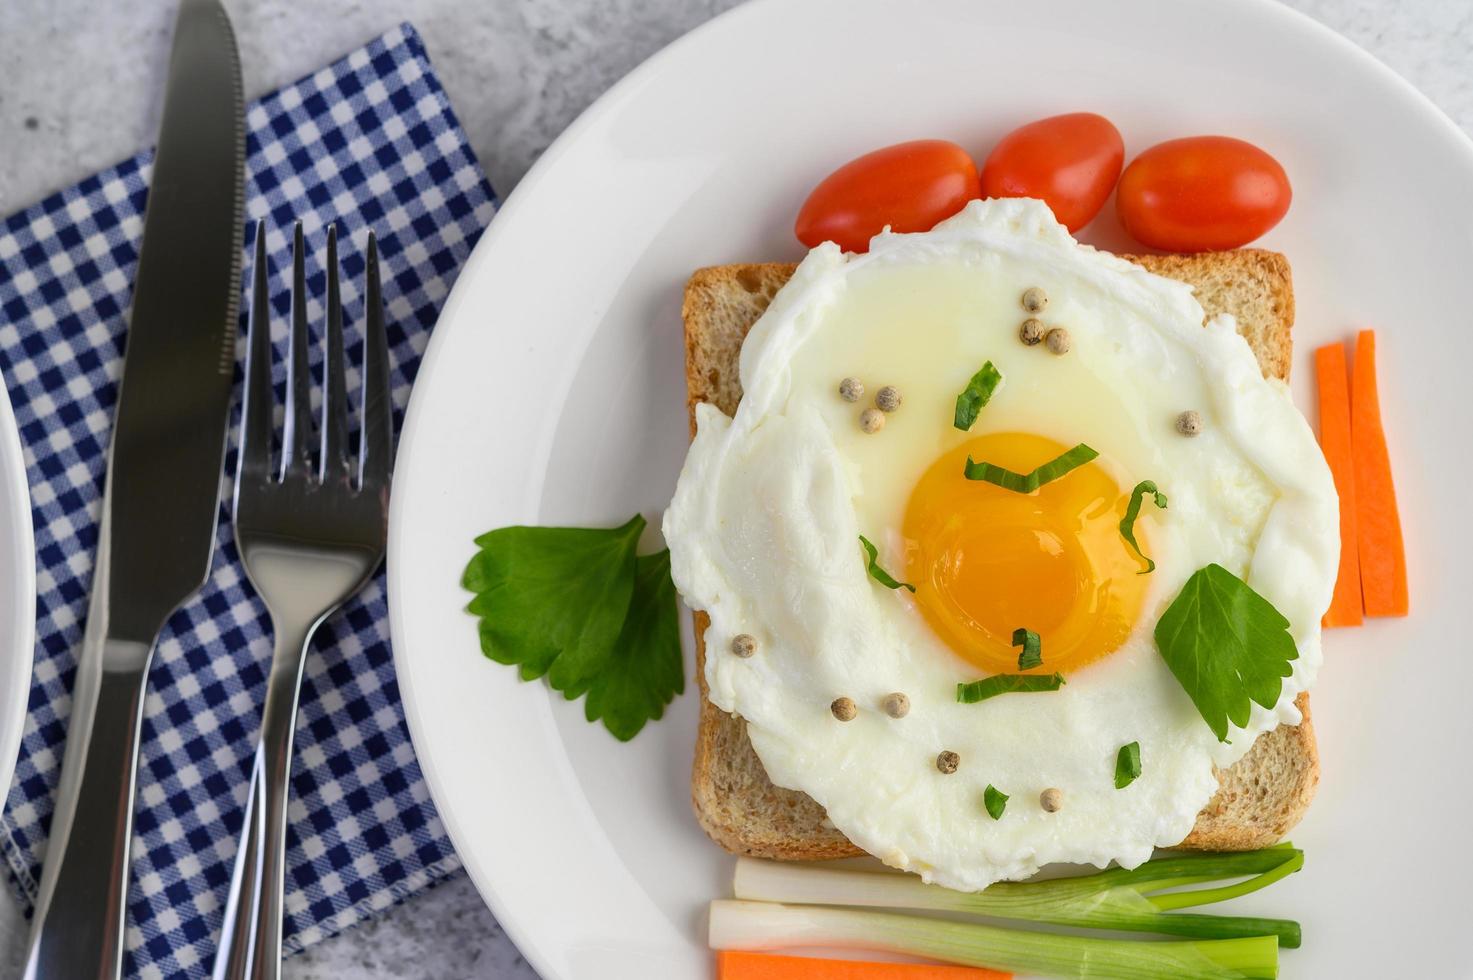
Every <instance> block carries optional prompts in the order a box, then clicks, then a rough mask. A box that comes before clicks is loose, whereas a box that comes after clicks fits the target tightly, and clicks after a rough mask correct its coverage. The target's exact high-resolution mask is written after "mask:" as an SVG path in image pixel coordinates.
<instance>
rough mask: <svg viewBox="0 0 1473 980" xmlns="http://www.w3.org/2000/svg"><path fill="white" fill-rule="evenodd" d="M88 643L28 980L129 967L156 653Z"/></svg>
mask: <svg viewBox="0 0 1473 980" xmlns="http://www.w3.org/2000/svg"><path fill="white" fill-rule="evenodd" d="M89 646H92V644H91V643H89V642H88V641H87V640H84V641H83V649H82V654H81V656H80V657H79V658H78V663H77V679H76V682H75V683H74V684H73V686H72V714H71V721H70V722H69V723H68V727H67V747H66V755H65V756H64V757H63V759H62V766H61V784H60V786H58V788H57V795H56V808H55V811H54V812H53V815H52V818H51V839H50V842H49V843H48V844H47V846H46V857H45V862H44V864H43V865H42V868H41V890H40V894H39V895H38V896H37V899H36V914H35V918H34V919H33V920H32V922H31V936H30V945H29V949H28V952H27V958H26V969H25V974H24V977H25V980H115V978H116V977H118V976H119V975H120V973H121V972H122V966H123V923H124V918H125V915H126V912H127V899H128V882H129V877H128V851H129V848H130V845H131V844H132V841H133V789H134V786H135V783H136V778H137V771H138V732H139V726H140V724H141V723H142V719H143V692H144V688H145V686H146V684H147V681H148V662H149V659H150V658H151V656H152V654H153V647H152V645H151V644H143V643H136V642H132V641H128V640H113V639H108V640H104V641H102V642H101V643H100V646H101V649H100V650H97V649H88V647H89Z"/></svg>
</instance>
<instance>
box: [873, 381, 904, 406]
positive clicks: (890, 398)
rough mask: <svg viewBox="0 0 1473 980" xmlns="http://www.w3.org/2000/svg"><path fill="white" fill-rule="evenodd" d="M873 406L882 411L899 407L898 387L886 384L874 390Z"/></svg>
mask: <svg viewBox="0 0 1473 980" xmlns="http://www.w3.org/2000/svg"><path fill="white" fill-rule="evenodd" d="M875 407H876V408H878V409H879V410H880V411H882V412H893V411H895V410H896V409H897V408H899V407H900V389H899V388H897V387H895V386H894V385H886V386H885V387H883V388H881V389H880V390H879V391H877V392H875Z"/></svg>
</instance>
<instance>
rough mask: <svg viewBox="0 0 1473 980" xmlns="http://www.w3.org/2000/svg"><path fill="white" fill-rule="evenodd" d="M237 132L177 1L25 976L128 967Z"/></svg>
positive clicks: (202, 526)
mask: <svg viewBox="0 0 1473 980" xmlns="http://www.w3.org/2000/svg"><path fill="white" fill-rule="evenodd" d="M244 129H245V127H244V109H243V107H242V99H241V83H240V64H239V60H238V58H237V56H236V49H235V36H234V33H233V32H232V31H231V28H230V21H229V19H228V18H227V17H226V15H225V10H224V8H223V7H221V6H220V3H219V0H182V2H181V3H180V5H179V15H178V19H177V21H176V23H175V27H174V48H173V54H172V55H171V57H170V61H169V77H168V86H167V89H166V91H165V96H164V116H163V122H162V124H161V126H160V131H159V141H158V149H157V153H156V155H155V157H154V165H153V179H152V182H151V184H150V188H149V195H148V207H147V211H146V212H145V215H144V221H143V247H142V252H141V254H140V256H139V261H138V273H137V277H136V280H135V283H134V290H133V308H132V313H131V315H130V318H129V324H128V336H127V353H126V356H125V357H124V360H123V377H122V381H121V383H120V387H119V390H118V399H117V409H116V414H115V417H114V423H113V435H112V446H111V449H110V450H109V453H108V464H107V466H108V472H107V485H106V489H105V490H104V492H103V498H102V520H101V524H100V526H99V528H98V546H97V561H96V564H95V565H94V569H95V570H94V572H93V578H92V595H91V601H90V604H89V606H88V614H87V626H86V630H85V633H84V635H83V638H82V647H81V650H80V652H79V654H78V659H77V675H76V681H75V683H74V685H73V692H72V713H71V721H70V723H69V726H68V730H67V745H66V755H65V757H64V758H63V760H62V768H61V784H60V786H59V788H58V790H57V800H56V809H55V813H54V815H53V816H52V821H51V837H50V843H49V844H48V845H47V849H46V855H45V858H44V864H43V867H42V873H41V889H40V894H39V896H38V898H37V900H36V912H35V918H34V920H33V922H32V926H31V936H30V944H29V949H28V952H27V961H26V969H25V974H24V976H25V978H26V980H111V978H115V977H117V976H118V975H119V973H120V971H121V969H122V960H123V925H124V918H125V913H126V907H127V894H128V877H129V876H128V867H129V865H128V851H129V845H130V844H131V843H132V837H133V790H134V783H135V779H136V774H137V762H138V733H139V726H140V724H141V721H142V708H143V695H144V690H145V688H146V686H147V682H148V667H149V663H150V661H151V660H152V659H153V648H154V642H155V640H156V639H157V637H158V634H159V632H160V631H161V630H162V629H163V627H164V623H165V622H166V621H167V620H168V618H169V616H170V615H171V614H172V613H173V611H174V610H175V609H177V608H178V607H179V606H180V605H181V604H182V603H183V602H184V600H185V599H187V598H188V597H189V596H190V594H191V593H193V592H195V591H196V590H197V589H199V587H200V586H201V585H203V584H204V581H205V579H206V577H207V576H208V575H209V571H210V557H211V552H212V550H213V547H214V542H215V521H216V516H217V513H218V510H219V503H220V501H219V495H220V479H221V469H222V465H221V464H222V461H223V458H224V452H225V431H226V428H225V426H226V422H227V417H228V414H229V409H230V393H231V385H232V375H233V372H234V369H235V327H236V315H237V308H238V303H239V296H240V252H241V231H242V228H241V221H242V211H243V198H244V193H243V177H242V162H243V158H244V144H245V135H244Z"/></svg>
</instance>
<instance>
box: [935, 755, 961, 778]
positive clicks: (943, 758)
mask: <svg viewBox="0 0 1473 980" xmlns="http://www.w3.org/2000/svg"><path fill="white" fill-rule="evenodd" d="M961 764H962V757H961V756H959V755H957V754H956V753H955V752H952V751H951V750H950V749H948V750H947V751H945V752H943V753H941V754H940V755H938V756H937V757H936V768H937V769H940V770H941V771H942V772H944V773H946V775H948V776H950V775H951V774H952V773H954V772H956V767H957V766H959V765H961Z"/></svg>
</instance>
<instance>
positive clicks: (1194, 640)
mask: <svg viewBox="0 0 1473 980" xmlns="http://www.w3.org/2000/svg"><path fill="white" fill-rule="evenodd" d="M1156 648H1157V649H1158V650H1160V651H1161V657H1162V659H1163V660H1165V661H1166V665H1167V666H1168V667H1170V668H1171V672H1172V673H1173V674H1175V675H1176V679H1177V681H1178V682H1179V683H1180V684H1181V686H1182V687H1183V688H1184V689H1185V690H1186V692H1187V695H1188V696H1189V697H1191V699H1192V703H1193V704H1195V705H1196V706H1197V710H1198V711H1199V712H1201V714H1202V718H1203V719H1204V720H1205V721H1206V722H1207V726H1208V727H1209V728H1211V729H1212V733H1213V734H1214V735H1216V736H1217V738H1218V740H1219V741H1222V742H1225V741H1227V733H1228V722H1232V723H1233V724H1234V725H1237V726H1239V727H1241V726H1243V725H1246V724H1247V723H1248V717H1249V714H1250V712H1251V711H1252V706H1253V705H1252V702H1255V701H1256V702H1258V703H1259V704H1261V705H1263V706H1264V707H1265V708H1272V707H1273V706H1274V705H1275V704H1277V703H1278V700H1279V693H1280V692H1281V691H1282V690H1283V686H1284V681H1283V679H1284V678H1285V677H1288V676H1289V675H1290V674H1292V673H1293V672H1294V668H1293V667H1292V666H1291V665H1292V663H1293V662H1294V660H1296V659H1297V658H1298V657H1299V651H1298V650H1297V649H1295V647H1294V638H1293V637H1292V636H1290V635H1289V620H1288V619H1286V618H1285V617H1284V614H1283V613H1281V612H1279V611H1278V610H1277V609H1275V608H1274V607H1273V604H1272V603H1270V602H1269V601H1268V600H1267V599H1265V598H1264V597H1263V596H1261V595H1259V594H1258V593H1257V592H1254V591H1253V590H1252V589H1251V588H1249V587H1248V585H1247V583H1245V582H1244V581H1243V580H1242V579H1240V578H1238V577H1237V576H1236V575H1234V574H1233V573H1232V572H1230V571H1228V570H1227V569H1225V568H1223V567H1222V566H1221V565H1215V564H1214V565H1208V566H1207V567H1205V568H1200V569H1198V570H1197V571H1195V572H1193V573H1192V577H1191V578H1189V579H1187V584H1186V585H1184V586H1182V590H1181V594H1179V595H1178V596H1177V597H1176V598H1175V599H1174V600H1173V601H1172V603H1171V605H1170V606H1169V607H1168V608H1167V610H1166V612H1165V613H1164V614H1162V616H1161V620H1160V622H1158V623H1157V624H1156Z"/></svg>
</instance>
